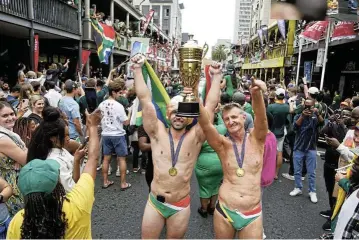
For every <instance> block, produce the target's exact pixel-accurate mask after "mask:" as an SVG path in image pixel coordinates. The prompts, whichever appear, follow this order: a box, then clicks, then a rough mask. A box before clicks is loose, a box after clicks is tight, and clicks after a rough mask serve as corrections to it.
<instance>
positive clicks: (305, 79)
mask: <svg viewBox="0 0 359 240" xmlns="http://www.w3.org/2000/svg"><path fill="white" fill-rule="evenodd" d="M302 81H303V84H304V85H306V84H307V78H306V77H303V78H302Z"/></svg>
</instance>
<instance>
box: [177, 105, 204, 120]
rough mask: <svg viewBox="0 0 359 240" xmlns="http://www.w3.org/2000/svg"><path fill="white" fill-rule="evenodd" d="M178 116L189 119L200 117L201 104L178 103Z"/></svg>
mask: <svg viewBox="0 0 359 240" xmlns="http://www.w3.org/2000/svg"><path fill="white" fill-rule="evenodd" d="M176 116H179V117H187V118H196V117H199V103H198V102H180V103H178V111H177V114H176Z"/></svg>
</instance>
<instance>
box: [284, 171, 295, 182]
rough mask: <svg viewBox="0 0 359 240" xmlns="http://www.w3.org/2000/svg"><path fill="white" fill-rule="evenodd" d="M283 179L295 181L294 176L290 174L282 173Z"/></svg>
mask: <svg viewBox="0 0 359 240" xmlns="http://www.w3.org/2000/svg"><path fill="white" fill-rule="evenodd" d="M282 177H284V178H286V179H288V180H291V181H294V176H292V175H289V173H282Z"/></svg>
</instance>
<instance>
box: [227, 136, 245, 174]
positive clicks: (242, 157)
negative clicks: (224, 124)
mask: <svg viewBox="0 0 359 240" xmlns="http://www.w3.org/2000/svg"><path fill="white" fill-rule="evenodd" d="M228 136H229V135H228ZM229 139H230V140H231V141H232V145H233V151H234V154H235V155H236V159H237V163H238V166H239V167H240V168H242V166H243V159H244V152H245V148H246V140H247V132H246V133H245V134H244V139H243V143H242V152H241V157H239V153H238V147H237V144H236V142H235V141H234V139H233V138H232V137H231V136H229Z"/></svg>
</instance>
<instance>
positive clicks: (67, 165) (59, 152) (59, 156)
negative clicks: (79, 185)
mask: <svg viewBox="0 0 359 240" xmlns="http://www.w3.org/2000/svg"><path fill="white" fill-rule="evenodd" d="M47 159H52V160H55V161H56V162H58V163H59V164H60V182H61V184H62V186H64V188H65V191H66V193H68V192H70V191H71V190H72V188H73V187H74V186H75V184H76V183H75V181H74V179H73V178H72V173H73V170H74V157H73V156H72V155H71V153H69V152H68V151H67V150H66V149H64V148H63V149H59V148H53V149H51V152H50V153H49V155H48V156H47Z"/></svg>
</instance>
